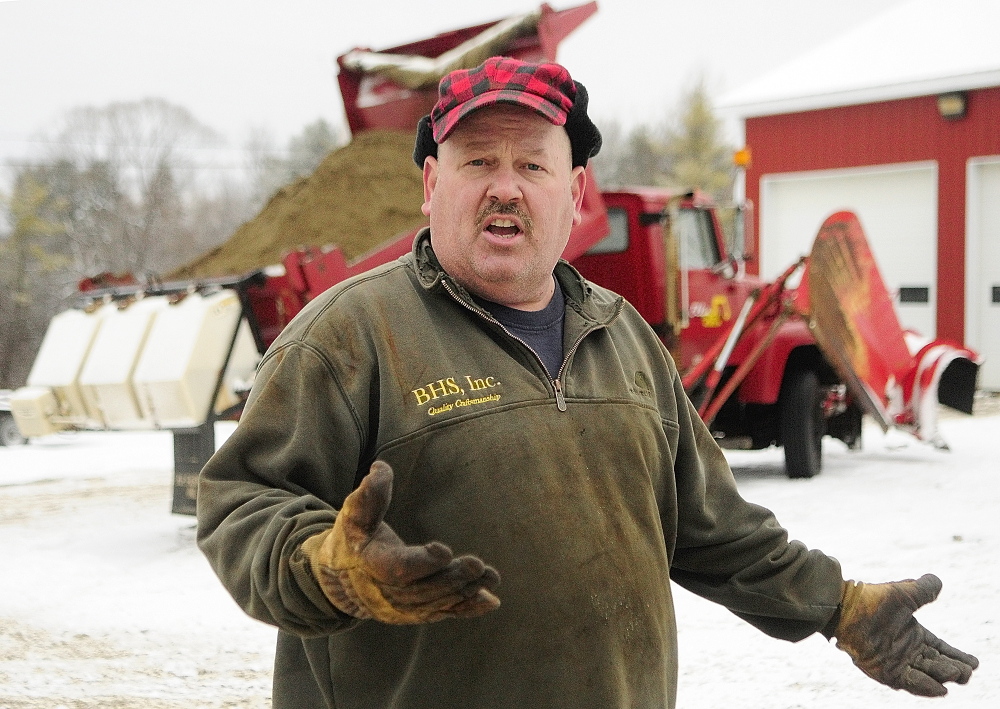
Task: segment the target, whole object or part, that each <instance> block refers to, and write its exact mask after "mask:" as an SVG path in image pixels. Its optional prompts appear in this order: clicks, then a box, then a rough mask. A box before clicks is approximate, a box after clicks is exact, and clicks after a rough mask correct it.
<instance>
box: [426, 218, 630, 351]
mask: <svg viewBox="0 0 1000 709" xmlns="http://www.w3.org/2000/svg"><path fill="white" fill-rule="evenodd" d="M411 256H412V258H413V264H414V270H415V271H416V275H417V280H418V281H419V283H420V285H421V286H422V287H423V288H424V289H426V290H428V291H434V290H437V289H439V288H441V287H442V283H443V282H445V281H447V282H448V284H449V286H450V288H449V290H450V291H451V292H452V293H453V294H454V295H455V296H456V297H458V298H459V299H460V300H461V301H462V303H463V305H465V306H466V307H469V308H470V309H472V310H475V311H477V312H480V311H481V312H482V313H485V314H488V313H486V311H485V310H483V309H482V308H480V307H479V306H478V305H477V304H476V303H475V301H474V300H473V299H472V297H471V296H470V295H469V292H468V291H467V290H466V289H465V288H463V287H462V286H461V285H459V284H458V283H457V282H455V280H454V279H452V278H451V276H449V275H448V274H447V273H446V272H445V270H444V269H443V268H442V267H441V264H440V263H439V262H438V260H437V256H435V254H434V249H433V247H432V246H431V231H430V228H429V227H425V228H424V229H421V230H420V232H418V233H417V236H416V238H414V240H413V251H412V253H411ZM554 274H555V277H556V278H557V279H558V280H559V285H560V286H561V287H562V290H563V293H564V294H565V296H566V305H567V308H568V309H571V310H573V311H575V312H576V313H577V314H579V315H580V317H581V318H582V319H583V320H584V322H585V323H586V324H585V325H584V327H588V328H590V327H593V326H597V327H602V326H606V325H608V324H609V323H610V322H611V321H612V320H614V319H615V318H616V317H617V316H618V313H619V312H621V308H622V305H623V299H622V297H621V296H619V295H617V294H614V293H610V292H609V291H605V290H603V289H600V290H597V289H594V288H593V287H592V286H591V284H590V283H588V282H587V280H586V279H584V277H583V276H581V275H580V272H579V271H577V270H576V269H575V268H573V267H572V266H571V265H570V264H569V263H568V262H566V261H563V260H560V261H559V262H558V263H557V264H556V267H555V271H554ZM567 314H568V312H567ZM566 324H567V327H569V324H570V322H569V320H567V323H566ZM571 338H572V340H575V337H573V333H571ZM572 340H571V341H572Z"/></svg>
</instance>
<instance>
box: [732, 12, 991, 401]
mask: <svg viewBox="0 0 1000 709" xmlns="http://www.w3.org/2000/svg"><path fill="white" fill-rule="evenodd" d="M998 26H1000V3H998V2H996V0H952V2H949V3H940V2H938V1H937V0H910V2H905V3H902V4H900V5H897V6H895V7H893V8H891V9H890V10H888V11H886V12H885V13H883V14H881V15H879V16H877V17H875V18H874V19H873V20H871V21H870V22H868V23H867V24H865V25H862V26H860V27H858V28H857V29H855V30H854V31H852V32H849V33H847V34H845V35H843V36H841V37H839V38H837V39H835V40H834V41H832V42H830V43H827V44H824V45H821V46H819V47H817V48H816V49H814V50H813V51H812V52H810V53H808V54H806V55H803V56H802V57H800V58H799V59H797V60H795V61H793V62H791V63H789V64H787V65H785V66H783V67H781V68H779V69H778V70H776V71H774V72H772V73H770V74H768V75H765V76H763V77H761V78H760V79H759V80H757V81H754V82H752V83H751V84H748V85H747V86H744V87H742V88H740V89H738V90H736V91H733V92H731V93H730V94H728V95H727V96H724V97H723V98H722V100H721V101H720V107H721V108H722V109H723V110H724V111H725V112H727V113H732V114H735V115H737V116H738V117H740V118H742V119H743V123H744V128H745V140H746V145H747V147H748V148H749V150H750V155H751V163H750V165H749V167H748V168H747V171H746V186H745V189H746V197H747V199H749V200H751V201H752V202H753V203H754V204H755V205H756V217H757V224H756V226H757V229H756V230H755V233H756V234H757V235H759V238H757V239H756V242H755V243H754V244H750V247H751V253H752V255H753V257H754V258H753V261H752V262H751V263H750V264H749V267H750V269H751V270H757V271H759V272H760V273H761V274H762V275H764V276H765V277H772V276H774V275H776V274H777V273H778V272H780V271H781V270H782V269H783V268H784V267H785V266H786V265H787V264H789V263H791V262H792V261H793V260H794V259H795V258H797V257H798V256H799V255H801V254H803V253H805V252H807V251H808V249H809V246H810V244H811V241H812V238H813V237H814V236H815V234H816V232H817V230H818V228H819V225H820V224H821V223H822V221H823V219H824V218H825V217H827V216H828V215H830V214H832V213H833V212H835V211H838V210H840V209H850V210H852V211H854V212H855V213H857V214H858V216H859V218H860V220H861V223H862V225H863V226H864V228H865V231H866V233H867V235H868V238H869V240H870V241H871V243H872V248H873V250H874V252H875V256H876V258H877V259H878V262H879V266H880V268H881V270H882V273H883V277H884V278H885V281H886V284H887V286H888V287H889V289H890V290H891V291H892V292H893V293H894V294H895V296H896V305H897V309H898V311H899V315H900V320H901V321H902V322H903V324H904V326H907V327H911V328H913V329H915V330H917V331H919V332H921V333H923V334H925V335H936V336H937V337H942V338H949V339H952V340H955V341H958V342H964V343H966V344H968V345H970V346H971V347H973V348H975V349H976V350H978V351H979V352H981V353H982V354H983V355H985V356H986V358H987V361H986V364H985V365H984V366H983V368H982V370H981V372H980V386H981V387H982V388H984V389H989V390H1000V40H998V39H997V36H996V28H997V27H998Z"/></svg>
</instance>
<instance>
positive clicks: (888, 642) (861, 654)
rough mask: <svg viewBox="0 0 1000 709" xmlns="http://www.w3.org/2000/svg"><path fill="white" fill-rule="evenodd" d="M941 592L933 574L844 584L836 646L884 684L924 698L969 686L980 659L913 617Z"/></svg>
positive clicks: (835, 630)
mask: <svg viewBox="0 0 1000 709" xmlns="http://www.w3.org/2000/svg"><path fill="white" fill-rule="evenodd" d="M940 592H941V580H940V579H939V578H938V577H937V576H934V575H933V574H924V575H923V576H921V577H920V578H919V579H917V580H916V581H914V580H913V579H908V580H906V581H897V582H895V583H878V584H865V583H860V582H857V583H856V582H854V581H845V582H844V591H843V596H842V600H841V608H840V619H839V621H837V623H836V627H835V629H834V631H833V635H834V637H836V638H837V647H838V648H840V649H841V650H843V651H845V652H846V653H847V654H848V655H850V656H851V659H853V660H854V664H855V665H857V666H858V667H859V668H860V669H861V671H862V672H864V673H865V674H866V675H868V676H869V677H871V678H872V679H874V680H876V681H878V682H881V683H882V684H885V685H888V686H889V687H892V688H893V689H905V690H906V691H907V692H910V693H911V694H917V695H920V696H923V697H941V696H944V695H945V694H947V693H948V690H947V689H946V688H945V686H944V683H945V682H958V683H959V684H965V683H966V682H968V681H969V677H970V676H971V675H972V671H973V670H974V669H976V667H978V666H979V660H977V659H976V658H975V657H973V656H972V655H967V654H966V653H964V652H962V651H961V650H956V649H955V648H953V647H951V646H950V645H948V644H947V643H945V642H944V641H943V640H939V639H938V638H936V637H935V636H934V635H933V634H932V633H931V632H930V631H928V630H927V629H926V628H924V627H923V626H922V625H920V623H918V622H917V621H916V619H915V618H914V617H913V613H914V611H916V610H917V609H918V608H920V607H921V606H923V605H925V604H927V603H930V602H931V601H933V600H934V599H935V598H937V596H938V593H940Z"/></svg>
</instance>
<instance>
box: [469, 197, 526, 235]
mask: <svg viewBox="0 0 1000 709" xmlns="http://www.w3.org/2000/svg"><path fill="white" fill-rule="evenodd" d="M496 216H505V217H506V216H511V217H517V219H518V221H520V222H521V225H522V227H523V228H524V233H525V234H528V235H529V236H530V235H531V233H532V230H533V229H534V227H535V223H534V222H533V221H532V219H531V215H529V214H528V213H527V212H526V211H524V210H523V209H522V208H521V206H520V205H519V204H518V203H517V202H490V203H489V204H487V205H486V206H485V207H483V208H482V209H480V210H479V213H478V214H476V226H477V227H478V228H479V230H480V231H482V230H483V228H484V227H485V226H486V222H488V221H489V220H490V219H492V218H493V217H496Z"/></svg>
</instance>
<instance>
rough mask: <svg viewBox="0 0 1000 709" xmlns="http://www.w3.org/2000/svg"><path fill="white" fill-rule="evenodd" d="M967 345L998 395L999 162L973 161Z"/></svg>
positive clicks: (986, 384) (984, 382) (983, 379)
mask: <svg viewBox="0 0 1000 709" xmlns="http://www.w3.org/2000/svg"><path fill="white" fill-rule="evenodd" d="M968 175H969V179H968V183H967V190H966V200H967V205H966V212H965V213H966V219H967V221H968V224H967V225H966V231H965V233H966V242H965V244H966V259H967V260H966V276H965V283H966V292H965V303H966V306H965V333H966V334H965V339H966V341H967V342H968V343H969V346H970V347H972V348H973V349H975V350H977V351H978V352H979V353H980V354H982V355H984V356H985V357H986V361H985V363H984V364H983V366H982V368H981V369H980V370H979V386H980V387H981V388H983V389H989V390H992V391H1000V157H994V158H977V159H974V160H970V161H969V170H968Z"/></svg>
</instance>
